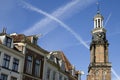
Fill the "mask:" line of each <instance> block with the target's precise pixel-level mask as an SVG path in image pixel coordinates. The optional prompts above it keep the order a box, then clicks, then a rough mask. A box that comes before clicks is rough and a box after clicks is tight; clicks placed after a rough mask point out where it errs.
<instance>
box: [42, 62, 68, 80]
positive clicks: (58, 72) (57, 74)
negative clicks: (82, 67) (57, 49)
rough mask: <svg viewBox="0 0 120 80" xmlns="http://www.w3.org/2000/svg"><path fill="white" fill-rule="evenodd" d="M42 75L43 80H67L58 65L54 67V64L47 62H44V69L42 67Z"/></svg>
mask: <svg viewBox="0 0 120 80" xmlns="http://www.w3.org/2000/svg"><path fill="white" fill-rule="evenodd" d="M48 70H50V74H49V76H50V77H49V79H48V78H47V76H48V73H47V72H48ZM54 73H55V74H54ZM43 75H44V76H43V80H53V77H55V80H68V76H67V74H65V72H64V71H62V70H60V69H59V67H58V65H55V64H54V63H53V64H52V63H51V62H49V61H48V60H47V61H45V67H44V72H43ZM60 76H61V79H60Z"/></svg>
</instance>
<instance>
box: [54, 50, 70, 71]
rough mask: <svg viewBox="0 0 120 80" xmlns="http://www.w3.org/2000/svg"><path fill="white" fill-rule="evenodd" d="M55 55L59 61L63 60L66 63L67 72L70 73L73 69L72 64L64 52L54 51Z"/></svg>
mask: <svg viewBox="0 0 120 80" xmlns="http://www.w3.org/2000/svg"><path fill="white" fill-rule="evenodd" d="M53 55H54V56H55V57H57V58H58V59H62V60H63V61H64V62H65V68H66V71H69V70H71V69H72V65H71V63H70V62H69V60H68V59H67V57H66V56H65V54H64V53H63V52H62V51H53Z"/></svg>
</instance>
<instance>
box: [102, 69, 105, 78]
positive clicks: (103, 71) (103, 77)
mask: <svg viewBox="0 0 120 80" xmlns="http://www.w3.org/2000/svg"><path fill="white" fill-rule="evenodd" d="M102 76H103V80H106V72H105V71H103V75H102Z"/></svg>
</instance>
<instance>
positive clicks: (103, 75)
mask: <svg viewBox="0 0 120 80" xmlns="http://www.w3.org/2000/svg"><path fill="white" fill-rule="evenodd" d="M103 20H104V17H103V16H102V15H101V13H100V11H99V10H98V12H97V14H96V15H95V16H94V28H93V30H92V41H91V44H90V64H89V67H88V76H87V80H111V63H110V62H109V57H108V46H109V43H108V40H107V39H106V30H105V28H104V27H103Z"/></svg>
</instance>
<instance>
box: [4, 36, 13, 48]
mask: <svg viewBox="0 0 120 80" xmlns="http://www.w3.org/2000/svg"><path fill="white" fill-rule="evenodd" d="M11 43H12V38H10V37H6V40H5V45H6V46H7V47H9V48H10V47H11Z"/></svg>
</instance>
